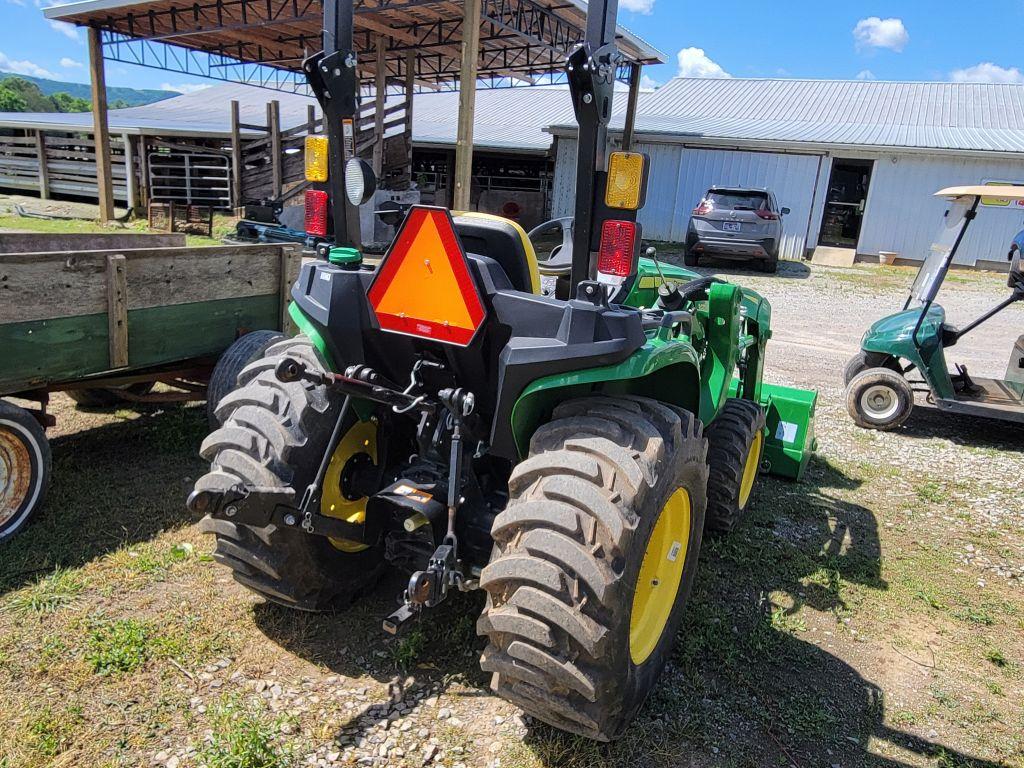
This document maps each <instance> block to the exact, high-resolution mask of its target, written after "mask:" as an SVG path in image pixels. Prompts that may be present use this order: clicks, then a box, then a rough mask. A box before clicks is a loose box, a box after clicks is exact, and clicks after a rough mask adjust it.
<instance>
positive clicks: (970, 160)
mask: <svg viewBox="0 0 1024 768" xmlns="http://www.w3.org/2000/svg"><path fill="white" fill-rule="evenodd" d="M618 112H619V117H618V118H617V120H616V122H613V125H612V127H613V129H615V128H619V129H620V131H621V126H622V124H623V120H622V116H621V112H622V108H621V106H620V108H619V110H618ZM551 131H552V133H554V134H555V136H556V137H557V138H558V146H557V160H556V170H555V180H554V191H553V196H554V199H553V203H552V209H553V212H554V214H555V215H571V212H572V199H573V189H572V186H573V180H574V169H575V162H576V142H575V140H574V139H573V138H572V136H573V135H574V133H575V127H574V126H572V125H569V124H563V125H556V126H554V127H552V128H551ZM613 133H614V131H613ZM615 135H616V138H618V135H619V134H615ZM637 142H638V144H637V146H636V147H635V148H636V149H637V150H638V151H642V152H647V153H649V154H650V156H651V160H652V168H651V184H650V192H649V194H648V197H647V201H648V202H647V206H646V208H645V209H644V210H643V211H642V213H641V216H640V221H641V223H642V224H643V227H644V236H645V237H646V238H650V239H654V240H668V241H674V242H682V241H683V240H684V239H685V236H686V228H687V224H688V221H689V218H690V213H691V211H692V209H693V208H694V206H696V205H697V203H698V202H699V200H700V198H701V196H702V194H703V193H704V192H705V191H706V190H707V189H708V187H710V186H712V185H716V184H717V185H736V186H751V187H766V188H769V189H771V190H773V191H774V192H775V194H776V197H777V198H778V200H779V204H780V205H783V206H787V207H789V208H790V209H791V211H792V213H791V214H790V215H789V216H787V217H786V218H785V221H784V224H785V234H784V245H783V249H782V256H783V257H784V258H790V259H795V258H802V257H804V256H806V255H809V254H810V253H811V252H813V250H814V249H815V248H816V247H817V246H819V245H827V246H833V247H841V248H851V249H856V253H857V254H858V256H860V257H862V258H867V259H870V258H871V257H877V255H878V253H879V251H895V252H897V253H899V254H900V255H901V256H902V257H904V258H908V259H921V258H923V257H924V256H925V255H926V254H927V253H928V246H929V244H930V243H931V242H932V239H933V238H934V235H935V233H936V231H937V229H938V225H939V223H940V220H941V217H942V215H943V212H944V210H945V208H944V203H943V202H942V201H941V200H939V199H936V198H934V197H932V195H933V193H935V192H936V191H938V190H939V189H941V188H943V187H947V186H952V185H957V184H982V183H985V182H989V181H1000V182H1010V183H1019V184H1024V86H1022V85H1004V84H980V83H977V84H976V83H897V82H879V81H827V80H743V79H714V80H713V79H690V78H677V79H675V80H672V81H671V82H670V83H668V84H667V85H666V86H664V87H662V88H660V89H658V90H657V91H655V92H653V93H650V94H645V95H643V96H642V97H641V101H640V107H639V110H638V117H637ZM992 202H993V203H994V204H993V205H987V206H985V208H984V210H983V211H982V212H981V213H980V214H979V225H978V226H975V227H974V228H972V229H971V230H970V231H969V233H968V236H967V239H966V241H965V242H964V244H963V246H962V248H961V251H960V256H958V258H957V261H958V262H962V263H964V264H977V263H978V262H991V264H989V265H988V266H993V267H995V266H997V265H998V266H999V267H1001V268H1003V269H1005V268H1006V262H1005V254H1006V252H1007V250H1008V245H1009V243H1010V240H1011V239H1012V238H1013V236H1014V234H1016V233H1017V232H1018V231H1019V230H1021V229H1022V228H1024V210H1021V209H1019V208H1015V207H1013V206H1010V205H999V204H998V201H992ZM982 222H983V223H982ZM979 266H984V265H979Z"/></svg>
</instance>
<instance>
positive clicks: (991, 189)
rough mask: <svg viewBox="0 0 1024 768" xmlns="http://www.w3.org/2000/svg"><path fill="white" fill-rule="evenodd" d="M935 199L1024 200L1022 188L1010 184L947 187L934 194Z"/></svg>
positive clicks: (1023, 189) (1023, 188)
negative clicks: (992, 198) (993, 198)
mask: <svg viewBox="0 0 1024 768" xmlns="http://www.w3.org/2000/svg"><path fill="white" fill-rule="evenodd" d="M935 197H949V198H959V197H998V198H999V199H1000V200H1024V187H1018V186H1013V185H1010V184H990V185H987V186H986V185H979V186H973V187H947V188H946V189H943V190H940V191H938V192H936V193H935Z"/></svg>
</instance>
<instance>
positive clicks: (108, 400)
mask: <svg viewBox="0 0 1024 768" xmlns="http://www.w3.org/2000/svg"><path fill="white" fill-rule="evenodd" d="M122 390H123V391H125V392H128V393H130V394H133V395H135V396H136V397H142V396H143V395H148V394H149V393H150V392H152V391H153V382H151V381H140V382H139V383H137V384H129V385H128V386H126V387H107V388H105V387H89V388H87V389H70V390H68V392H67V395H68V397H70V398H71V399H72V400H74V401H75V403H76V404H77V405H80V406H82V407H83V408H113V407H114V406H115V405H119V404H121V403H124V402H131V400H130V399H129V398H126V397H121V394H120V392H121V391H122Z"/></svg>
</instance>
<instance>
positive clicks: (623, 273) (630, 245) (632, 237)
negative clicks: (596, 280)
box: [597, 221, 636, 279]
mask: <svg viewBox="0 0 1024 768" xmlns="http://www.w3.org/2000/svg"><path fill="white" fill-rule="evenodd" d="M635 246H636V224H635V223H633V222H632V221H606V222H605V223H604V226H603V227H601V250H600V251H598V254H597V271H598V272H599V273H600V274H602V275H605V276H607V277H613V278H623V279H625V278H627V277H629V275H630V273H632V271H633V254H634V253H636V247H635Z"/></svg>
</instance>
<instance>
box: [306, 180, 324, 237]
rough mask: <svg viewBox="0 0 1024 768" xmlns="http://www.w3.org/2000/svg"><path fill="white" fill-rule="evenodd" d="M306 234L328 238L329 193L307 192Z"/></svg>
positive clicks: (308, 190) (310, 190)
mask: <svg viewBox="0 0 1024 768" xmlns="http://www.w3.org/2000/svg"><path fill="white" fill-rule="evenodd" d="M306 234H307V235H313V236H314V237H327V193H326V192H323V191H322V190H319V189H307V190H306Z"/></svg>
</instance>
